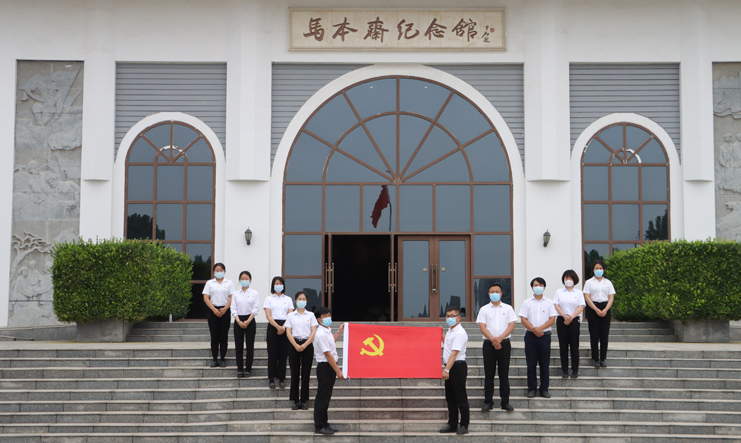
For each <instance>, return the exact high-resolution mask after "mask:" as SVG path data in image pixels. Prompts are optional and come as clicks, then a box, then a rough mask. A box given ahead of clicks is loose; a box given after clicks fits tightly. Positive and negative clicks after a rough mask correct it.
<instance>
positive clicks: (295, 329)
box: [283, 309, 319, 340]
mask: <svg viewBox="0 0 741 443" xmlns="http://www.w3.org/2000/svg"><path fill="white" fill-rule="evenodd" d="M314 326H319V323H318V322H317V321H316V316H315V315H314V313H313V312H309V311H308V310H306V309H304V313H303V314H299V313H298V311H293V312H291V313H290V314H288V317H287V318H286V322H285V324H284V325H283V327H284V328H291V335H293V338H294V340H295V339H298V340H307V339H308V338H309V336H310V335H311V328H313V327H314Z"/></svg>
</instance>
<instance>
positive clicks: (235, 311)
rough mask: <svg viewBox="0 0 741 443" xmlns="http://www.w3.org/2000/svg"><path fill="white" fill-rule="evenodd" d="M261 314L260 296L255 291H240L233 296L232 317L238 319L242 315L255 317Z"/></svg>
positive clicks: (248, 289)
mask: <svg viewBox="0 0 741 443" xmlns="http://www.w3.org/2000/svg"><path fill="white" fill-rule="evenodd" d="M258 313H260V294H258V293H257V291H255V290H254V289H250V288H247V290H246V291H243V290H242V289H240V290H239V291H237V292H235V293H234V295H233V296H232V315H233V316H234V318H237V317H238V316H240V315H250V314H252V315H254V316H257V314H258Z"/></svg>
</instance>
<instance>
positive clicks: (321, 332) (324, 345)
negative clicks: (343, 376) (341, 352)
mask: <svg viewBox="0 0 741 443" xmlns="http://www.w3.org/2000/svg"><path fill="white" fill-rule="evenodd" d="M327 351H329V352H331V353H332V357H334V361H335V363H336V362H337V359H338V357H337V345H336V344H335V342H334V335H333V334H332V330H331V329H330V328H325V327H324V326H319V327H318V328H316V335H314V355H315V356H316V362H317V363H327V356H326V355H324V353H325V352H327Z"/></svg>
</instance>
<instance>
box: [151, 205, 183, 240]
mask: <svg viewBox="0 0 741 443" xmlns="http://www.w3.org/2000/svg"><path fill="white" fill-rule="evenodd" d="M156 222H157V240H182V239H183V205H181V204H180V205H176V204H158V205H157V217H156Z"/></svg>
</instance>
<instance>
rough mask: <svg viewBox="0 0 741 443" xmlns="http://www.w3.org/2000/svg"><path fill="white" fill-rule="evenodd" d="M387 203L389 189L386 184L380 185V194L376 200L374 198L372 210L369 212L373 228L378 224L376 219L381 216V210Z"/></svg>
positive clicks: (389, 200) (388, 200) (389, 201)
mask: <svg viewBox="0 0 741 443" xmlns="http://www.w3.org/2000/svg"><path fill="white" fill-rule="evenodd" d="M389 203H391V199H390V198H389V190H388V188H387V187H386V185H382V186H381V194H380V195H379V196H378V200H376V204H375V205H374V206H373V212H372V213H371V222H372V223H373V227H374V228H375V227H377V226H376V225H378V219H379V218H381V212H383V210H384V208H386V206H388V205H389Z"/></svg>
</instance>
